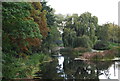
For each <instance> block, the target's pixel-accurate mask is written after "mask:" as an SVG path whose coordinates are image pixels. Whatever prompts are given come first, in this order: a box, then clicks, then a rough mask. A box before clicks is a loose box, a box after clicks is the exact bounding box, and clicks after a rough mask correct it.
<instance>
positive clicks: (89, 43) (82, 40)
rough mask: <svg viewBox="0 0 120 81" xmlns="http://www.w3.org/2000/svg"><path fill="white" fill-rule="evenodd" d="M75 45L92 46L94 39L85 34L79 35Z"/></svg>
mask: <svg viewBox="0 0 120 81" xmlns="http://www.w3.org/2000/svg"><path fill="white" fill-rule="evenodd" d="M75 47H84V48H91V47H92V41H91V40H90V38H89V37H88V36H86V35H83V36H82V37H77V39H76V41H75Z"/></svg>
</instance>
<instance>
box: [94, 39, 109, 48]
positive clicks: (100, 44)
mask: <svg viewBox="0 0 120 81" xmlns="http://www.w3.org/2000/svg"><path fill="white" fill-rule="evenodd" d="M94 49H96V50H107V49H110V48H109V42H107V41H97V42H96V44H95V45H94Z"/></svg>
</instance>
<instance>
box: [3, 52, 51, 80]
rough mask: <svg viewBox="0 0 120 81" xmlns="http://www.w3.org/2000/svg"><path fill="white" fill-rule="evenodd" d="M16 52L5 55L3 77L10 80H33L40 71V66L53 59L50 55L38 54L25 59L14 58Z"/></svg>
mask: <svg viewBox="0 0 120 81" xmlns="http://www.w3.org/2000/svg"><path fill="white" fill-rule="evenodd" d="M14 53H15V52H14V51H12V52H11V53H7V54H3V58H4V60H3V77H5V78H8V79H13V78H26V77H27V78H33V76H34V74H35V73H36V72H37V71H39V64H40V63H42V62H44V61H49V60H51V58H50V57H49V56H48V55H45V54H42V53H37V54H33V55H32V56H27V58H26V59H24V58H16V57H14V56H13V55H14Z"/></svg>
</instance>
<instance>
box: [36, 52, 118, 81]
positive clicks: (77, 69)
mask: <svg viewBox="0 0 120 81" xmlns="http://www.w3.org/2000/svg"><path fill="white" fill-rule="evenodd" d="M52 58H53V59H54V61H52V62H49V63H44V64H42V65H41V67H40V69H41V71H40V72H38V73H37V77H40V78H42V79H51V80H55V79H61V80H63V81H76V80H77V79H96V80H95V81H100V79H109V80H110V79H118V70H119V69H120V62H112V61H106V62H105V61H104V62H103V61H101V62H100V61H99V62H97V61H76V60H74V59H73V58H71V57H68V56H62V55H61V54H59V55H54V56H52Z"/></svg>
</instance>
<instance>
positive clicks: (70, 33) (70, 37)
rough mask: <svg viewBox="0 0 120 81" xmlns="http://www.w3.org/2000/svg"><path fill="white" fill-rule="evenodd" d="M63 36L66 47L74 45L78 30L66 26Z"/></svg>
mask: <svg viewBox="0 0 120 81" xmlns="http://www.w3.org/2000/svg"><path fill="white" fill-rule="evenodd" d="M62 38H63V43H64V46H65V47H74V43H75V38H76V32H75V31H74V30H72V29H70V28H65V29H64V33H63V34H62Z"/></svg>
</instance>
